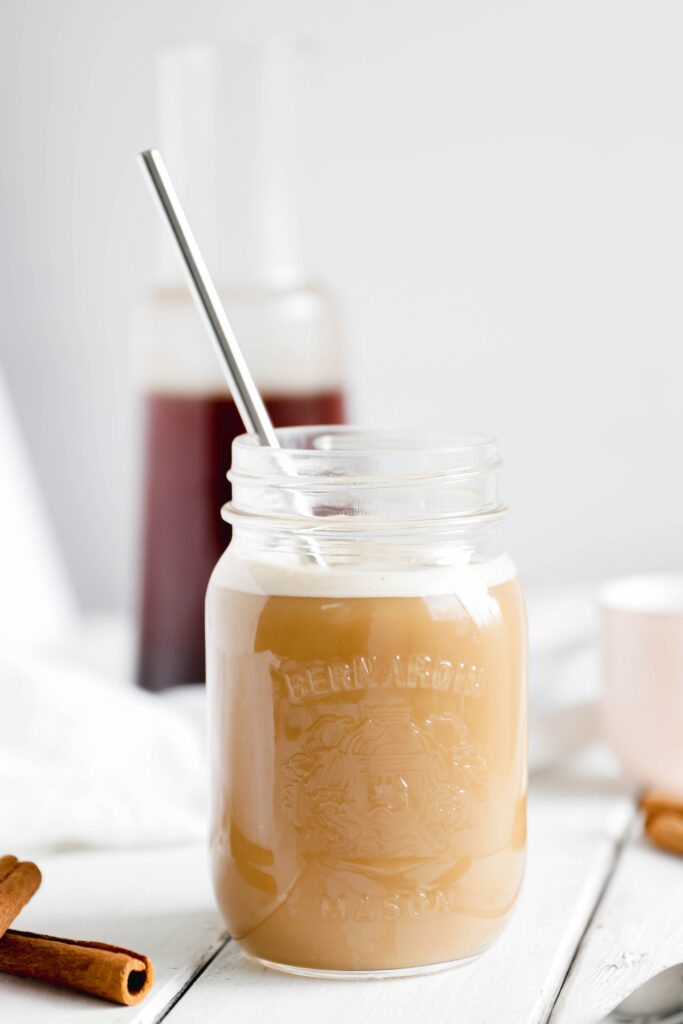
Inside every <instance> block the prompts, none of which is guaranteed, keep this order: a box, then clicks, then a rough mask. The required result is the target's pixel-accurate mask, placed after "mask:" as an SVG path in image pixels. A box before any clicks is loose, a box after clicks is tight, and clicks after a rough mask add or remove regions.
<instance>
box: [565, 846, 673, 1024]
mask: <svg viewBox="0 0 683 1024" xmlns="http://www.w3.org/2000/svg"><path fill="white" fill-rule="evenodd" d="M639 831H640V829H639V828H638V829H637V832H638V833H639ZM682 922H683V860H682V859H681V858H680V857H676V856H674V855H672V854H667V853H663V852H661V851H658V850H655V849H654V848H653V847H651V846H650V845H649V844H648V843H647V842H646V841H645V840H643V839H640V838H639V837H637V838H636V839H635V840H633V841H632V842H630V843H629V844H628V845H627V846H626V848H625V849H624V851H623V854H622V856H621V857H620V858H619V863H618V865H617V867H616V870H615V872H614V875H613V877H612V879H611V880H610V883H609V886H608V888H607V890H606V892H605V895H604V898H603V899H602V900H601V902H600V905H599V907H598V909H597V912H596V914H595V917H594V919H593V921H592V922H591V925H590V928H589V929H588V931H587V933H586V936H585V938H584V940H583V942H582V943H581V946H580V949H579V952H578V954H577V957H576V960H575V962H574V964H573V965H572V969H571V971H570V973H569V976H568V977H567V981H566V983H565V985H564V988H563V990H562V994H561V996H560V998H559V999H558V1001H557V1005H556V1007H555V1010H554V1012H553V1015H552V1017H551V1021H552V1024H577V1022H579V1024H594V1022H596V1021H600V1020H602V1018H603V1017H604V1016H605V1014H607V1013H608V1012H609V1011H610V1010H611V1009H612V1008H613V1007H614V1006H615V1005H616V1004H617V1003H619V1002H621V1000H622V999H624V998H625V997H626V996H627V995H628V994H629V993H630V992H632V991H633V989H635V988H636V987H637V986H638V985H641V984H642V983H643V982H644V981H647V980H648V978H651V977H652V976H653V975H654V974H657V972H658V971H660V970H663V969H664V968H665V967H670V966H672V964H677V963H681V962H682V961H683V924H682Z"/></svg>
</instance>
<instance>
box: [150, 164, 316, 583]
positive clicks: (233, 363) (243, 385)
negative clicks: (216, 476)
mask: <svg viewBox="0 0 683 1024" xmlns="http://www.w3.org/2000/svg"><path fill="white" fill-rule="evenodd" d="M140 160H141V162H142V166H143V168H144V170H145V171H146V173H147V176H148V178H149V181H150V184H151V186H152V191H153V193H154V195H155V196H156V198H157V199H158V201H159V207H160V209H161V212H162V214H163V216H164V219H165V220H166V222H167V224H168V226H169V228H170V230H171V234H172V235H173V238H174V239H175V242H176V245H177V246H178V252H179V254H180V257H181V259H182V262H183V266H184V268H185V271H186V276H187V280H188V284H189V286H190V291H191V292H192V295H193V297H194V300H195V303H196V305H197V308H198V309H199V312H200V313H201V315H202V319H203V321H204V326H205V327H206V330H207V332H208V334H209V337H210V338H211V340H212V341H213V343H214V345H215V347H216V351H217V353H218V357H219V360H220V364H221V366H222V368H223V372H224V374H225V377H226V379H227V382H228V387H229V388H230V393H231V394H232V397H233V399H234V402H235V405H236V406H237V410H238V412H239V414H240V416H241V417H242V422H243V423H244V427H245V429H246V430H247V432H248V433H250V434H257V435H258V438H259V440H260V441H261V444H264V445H268V446H270V447H271V448H279V447H280V443H279V441H278V439H277V436H276V434H275V430H274V429H273V424H272V423H271V420H270V416H269V415H268V412H267V411H266V407H265V405H264V404H263V399H262V398H261V395H260V394H259V391H258V388H257V387H256V384H255V382H254V378H253V377H252V375H251V373H250V372H249V367H248V366H247V363H246V360H245V358H244V356H243V355H242V350H241V349H240V347H239V344H238V342H237V338H236V337H235V334H234V331H233V329H232V327H231V326H230V323H229V321H228V318H227V316H226V314H225V310H224V309H223V305H222V303H221V300H220V298H219V296H218V292H217V291H216V286H215V285H214V283H213V281H212V280H211V275H210V274H209V271H208V268H207V266H206V263H205V262H204V259H203V257H202V254H201V252H200V251H199V246H198V245H197V242H196V239H195V237H194V235H193V234H192V228H191V227H190V224H189V221H188V219H187V217H186V216H185V211H184V210H183V208H182V206H181V205H180V200H179V199H178V194H177V192H176V190H175V188H174V187H173V182H172V181H171V176H170V175H169V173H168V171H167V169H166V164H165V163H164V161H163V159H162V157H161V153H159V151H158V150H156V149H146V150H144V152H142V153H141V154H140ZM295 504H296V506H297V510H298V511H299V512H301V514H303V515H306V514H308V515H310V509H309V508H308V507H307V506H306V505H305V502H304V501H303V499H302V498H301V496H300V495H299V494H298V493H297V494H295ZM306 552H307V554H308V556H309V558H310V559H311V560H312V561H314V562H317V564H318V565H324V564H325V563H324V560H323V559H322V557H321V555H320V553H319V551H318V548H317V545H316V544H315V542H314V541H313V540H312V539H311V538H307V540H306Z"/></svg>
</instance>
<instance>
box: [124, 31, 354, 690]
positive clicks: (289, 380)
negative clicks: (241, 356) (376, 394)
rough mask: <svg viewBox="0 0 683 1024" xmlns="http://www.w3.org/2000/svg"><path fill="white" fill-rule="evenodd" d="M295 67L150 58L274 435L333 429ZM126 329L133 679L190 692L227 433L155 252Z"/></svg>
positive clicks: (218, 392)
mask: <svg viewBox="0 0 683 1024" xmlns="http://www.w3.org/2000/svg"><path fill="white" fill-rule="evenodd" d="M299 65H300V55H299V54H298V53H297V51H296V47H293V46H292V45H291V44H285V43H283V42H280V41H274V42H272V43H267V44H264V45H259V46H252V45H239V46H237V45H228V46H226V45H223V46H219V47H214V46H210V47H209V46H206V47H205V46H193V47H190V48H184V49H181V50H175V51H171V52H167V53H164V54H162V55H161V57H160V58H159V61H158V99H159V115H160V148H161V150H162V152H163V154H164V157H165V159H166V161H167V163H168V165H169V169H170V171H171V173H172V174H173V177H174V180H176V182H177V186H178V191H179V193H180V196H181V199H182V200H183V202H184V205H185V207H186V210H187V212H188V216H189V218H190V221H191V223H192V224H193V227H194V230H195V232H196V234H197V238H198V241H199V244H200V246H201V247H202V249H203V251H204V252H205V255H206V258H207V263H208V264H209V267H210V269H211V271H212V274H213V276H214V278H215V279H216V280H217V283H218V286H219V292H220V293H221V298H222V301H223V303H224V305H225V308H226V310H227V311H228V315H229V317H230V321H231V324H232V325H233V327H234V329H235V333H236V334H237V337H238V338H239V340H240V344H241V345H242V346H243V348H244V351H245V355H246V357H247V359H248V361H249V364H250V367H251V369H252V372H253V373H254V376H255V378H256V381H257V384H258V386H259V388H260V390H261V393H262V394H263V396H264V398H265V402H266V405H267V407H268V410H269V412H270V415H271V417H272V419H273V422H274V423H275V425H276V426H282V427H284V426H295V425H301V424H328V423H330V424H331V423H342V422H343V421H344V396H343V371H342V346H341V341H340V338H341V331H340V322H339V314H338V309H337V306H336V303H335V301H334V299H333V297H332V295H331V294H330V292H329V291H328V290H327V289H325V288H323V287H320V286H316V285H314V284H311V283H309V281H308V280H307V275H306V274H305V273H304V272H303V271H302V269H301V267H302V263H301V257H300V252H299V231H298V223H297V202H296V192H297V185H298V182H299V180H300V178H299V177H298V167H297V165H298V160H297V157H298V144H297V135H298V134H299V133H298V131H297V129H298V120H299V118H298V114H299V111H300V92H299V90H298V89H297V86H298V84H299V82H298V79H299V75H298V71H299ZM159 254H160V255H159V270H158V275H157V277H158V279H157V283H156V285H155V287H154V288H153V289H152V290H151V291H150V293H149V295H148V297H147V299H146V301H145V302H144V303H143V306H142V309H141V311H140V315H139V318H138V332H137V334H138V338H137V362H138V379H139V382H140V385H141V389H142V393H143V401H144V405H145V428H144V429H145V452H144V499H143V501H144V504H143V525H142V564H141V581H140V589H141V594H140V602H139V644H138V681H139V683H140V685H142V686H144V687H146V688H147V689H151V690H161V689H165V688H167V687H170V686H173V685H176V684H180V683H189V682H202V681H203V680H204V618H203V616H204V595H205V591H206V586H207V583H208V580H209V576H210V574H211V570H212V568H213V566H214V565H215V563H216V561H217V559H218V558H219V557H220V554H221V553H222V551H223V550H224V549H225V547H226V545H227V543H228V541H229V539H230V528H229V526H228V525H227V524H226V523H225V522H223V520H222V519H221V517H220V508H221V505H222V504H224V503H225V502H226V501H228V500H229V498H230V486H229V483H228V481H227V480H226V477H225V466H226V462H227V461H228V459H229V453H230V446H231V444H232V440H233V438H234V437H235V436H236V435H238V434H241V433H242V432H243V429H244V428H243V427H242V424H241V421H240V418H239V415H238V413H237V410H236V408H235V406H234V403H233V402H232V400H231V398H230V396H229V394H228V391H227V388H226V385H225V382H224V379H223V377H222V374H221V370H220V367H219V366H218V363H217V362H216V359H215V356H214V353H213V351H212V348H211V345H210V343H209V341H208V339H207V338H206V337H205V334H204V328H203V326H202V323H201V321H200V319H199V315H198V313H197V311H196V309H195V308H194V305H193V302H192V299H191V298H190V296H189V293H188V292H187V289H186V287H185V285H184V282H183V281H182V278H181V276H180V271H179V269H178V268H177V266H176V263H175V256H174V253H173V252H172V249H171V246H170V243H169V242H168V241H167V240H166V239H165V237H162V238H160V250H159Z"/></svg>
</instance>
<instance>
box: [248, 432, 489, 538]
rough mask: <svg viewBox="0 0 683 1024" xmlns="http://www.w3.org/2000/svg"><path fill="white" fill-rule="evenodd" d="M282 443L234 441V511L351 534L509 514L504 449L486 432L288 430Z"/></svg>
mask: <svg viewBox="0 0 683 1024" xmlns="http://www.w3.org/2000/svg"><path fill="white" fill-rule="evenodd" d="M276 436H277V439H278V441H279V442H280V444H281V446H282V447H270V446H265V445H262V444H261V443H260V441H259V440H258V438H257V437H255V436H254V435H246V434H243V435H240V436H239V437H237V438H236V439H235V440H234V441H233V446H232V467H231V470H230V472H229V474H228V479H229V480H230V482H231V484H232V503H231V506H230V509H229V515H235V514H237V515H240V514H251V515H253V516H256V517H268V518H276V519H280V520H281V521H283V522H284V521H287V520H291V519H301V518H303V519H304V520H307V521H308V522H311V521H315V522H317V523H320V522H321V521H322V520H324V521H325V522H326V524H327V528H328V529H330V528H332V521H334V520H338V521H339V522H340V523H342V524H344V526H345V527H346V528H348V526H349V525H350V521H352V520H355V522H356V525H357V526H360V525H361V523H362V521H363V520H366V521H367V520H368V518H371V519H373V520H375V521H377V520H383V521H384V522H387V521H395V522H402V523H403V524H406V523H412V524H413V526H415V525H416V524H417V523H418V522H420V521H422V522H426V521H431V522H432V523H443V522H444V521H448V520H450V521H452V520H454V519H456V520H458V521H460V522H461V521H462V519H463V518H465V517H479V516H488V515H492V514H494V515H499V514H500V513H501V512H502V511H503V509H504V506H502V505H501V503H500V500H499V497H498V486H497V470H498V469H499V467H500V456H499V451H498V443H497V441H496V440H495V438H493V437H490V436H489V435H486V434H479V433H474V432H460V433H456V434H450V435H447V434H437V433H434V432H425V431H420V430H407V429H403V430H401V429H384V428H376V427H370V428H368V427H358V426H352V425H351V426H306V427H286V428H282V429H280V430H278V431H277V432H276Z"/></svg>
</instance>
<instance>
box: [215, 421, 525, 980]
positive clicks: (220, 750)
mask: <svg viewBox="0 0 683 1024" xmlns="http://www.w3.org/2000/svg"><path fill="white" fill-rule="evenodd" d="M278 434H279V439H280V443H281V445H282V448H281V449H266V448H262V447H259V446H258V444H257V442H255V441H254V440H253V439H252V438H251V437H241V438H238V439H237V440H236V441H235V443H234V445H233V468H232V471H231V474H230V475H231V481H232V486H233V502H232V504H231V506H229V507H228V508H227V511H226V515H227V517H228V518H229V520H230V522H231V523H232V525H233V539H232V542H231V544H230V547H229V548H228V550H227V551H226V553H225V554H224V555H223V557H222V558H221V560H220V561H219V563H218V565H217V567H216V569H215V571H214V574H213V576H212V579H211V583H210V585H209V590H208V595H207V652H208V654H207V656H208V666H207V676H208V686H209V700H210V736H211V757H212V825H211V856H212V865H213V874H214V884H215V889H216V895H217V899H218V903H219V906H220V908H221V911H222V913H223V915H224V917H225V920H226V923H227V925H228V927H229V929H230V931H231V933H232V935H233V937H234V938H235V939H236V940H237V941H238V942H239V943H240V944H241V946H242V947H243V949H244V950H245V952H247V953H248V954H249V955H251V956H252V957H255V958H257V959H259V960H261V961H262V962H265V963H267V964H269V965H271V966H276V967H280V968H283V969H286V970H290V971H295V972H300V973H313V974H316V973H319V974H325V975H332V976H338V975H339V974H343V973H345V972H351V973H353V975H354V976H358V975H364V974H366V975H372V976H378V975H383V974H387V973H393V972H398V973H406V972H408V973H410V972H413V971H414V972H419V971H424V970H428V969H430V968H431V969H435V968H438V967H443V966H445V965H447V964H449V963H453V962H458V961H462V960H465V959H469V958H472V957H474V956H477V955H478V954H480V953H481V952H483V951H484V950H485V949H486V948H487V947H488V946H489V945H490V944H491V942H493V940H494V939H495V938H496V936H497V935H498V934H499V933H500V931H501V930H502V928H503V927H504V925H505V923H506V921H507V918H508V916H509V914H510V912H511V910H512V908H513V906H514V903H515V900H516V898H517V894H518V892H519V888H520V885H521V881H522V875H523V870H524V850H525V820H526V818H525V810H526V618H525V610H524V600H523V595H522V589H521V585H520V583H519V579H518V576H517V573H516V570H515V568H514V565H513V564H512V562H511V561H510V559H509V558H508V556H507V555H506V554H504V552H503V551H502V549H501V547H500V538H499V529H500V523H501V520H502V518H503V515H504V509H503V508H502V506H501V505H500V503H499V501H498V496H497V483H496V471H497V468H498V450H497V445H496V443H495V442H494V441H492V440H491V439H488V438H484V437H481V436H479V435H470V434H468V435H461V436H456V437H455V438H440V437H432V436H424V437H421V436H419V435H418V436H415V435H409V434H407V433H405V434H402V433H397V432H380V431H366V430H363V431H361V430H358V429H354V428H337V429H335V428H333V429H330V428H324V427H321V428H300V429H299V428H295V429H292V430H284V431H279V432H278Z"/></svg>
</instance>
